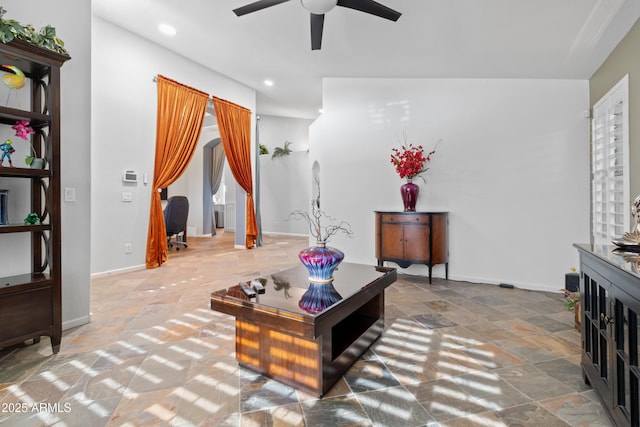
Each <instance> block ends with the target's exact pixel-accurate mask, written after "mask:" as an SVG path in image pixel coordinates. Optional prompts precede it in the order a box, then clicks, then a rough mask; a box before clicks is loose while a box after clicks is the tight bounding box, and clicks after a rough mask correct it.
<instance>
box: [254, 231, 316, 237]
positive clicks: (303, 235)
mask: <svg viewBox="0 0 640 427" xmlns="http://www.w3.org/2000/svg"><path fill="white" fill-rule="evenodd" d="M262 235H266V236H289V237H309V235H308V234H299V233H281V232H278V231H263V232H262Z"/></svg>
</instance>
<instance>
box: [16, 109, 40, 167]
mask: <svg viewBox="0 0 640 427" xmlns="http://www.w3.org/2000/svg"><path fill="white" fill-rule="evenodd" d="M11 129H13V130H15V131H16V136H17V137H18V138H21V139H24V140H25V141H29V139H30V138H31V135H34V134H35V133H36V132H35V131H34V130H33V128H32V127H31V123H30V122H29V121H28V120H18V121H17V122H16V124H15V125H13V126H11ZM29 147H30V148H31V155H30V156H27V157H25V159H24V162H25V163H26V164H27V165H29V166H31V165H32V164H33V161H34V160H35V159H36V158H37V156H36V150H35V149H34V148H33V144H32V143H31V141H29Z"/></svg>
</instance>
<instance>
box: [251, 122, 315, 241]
mask: <svg viewBox="0 0 640 427" xmlns="http://www.w3.org/2000/svg"><path fill="white" fill-rule="evenodd" d="M260 120H261V121H262V118H261V119H260ZM259 161H260V215H261V218H262V232H263V233H265V234H266V233H275V234H296V235H303V236H306V235H308V234H309V227H308V226H307V223H306V222H305V221H300V220H297V221H296V220H287V219H288V218H289V214H290V213H291V212H292V211H294V210H302V211H307V210H309V208H310V206H311V204H310V203H311V163H310V162H309V153H308V152H307V151H294V152H293V153H291V154H289V155H288V156H282V157H276V158H275V159H272V158H271V154H266V155H262V156H260V159H259Z"/></svg>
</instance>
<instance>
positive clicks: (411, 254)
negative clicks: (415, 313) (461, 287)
mask: <svg viewBox="0 0 640 427" xmlns="http://www.w3.org/2000/svg"><path fill="white" fill-rule="evenodd" d="M376 258H378V265H379V266H382V264H383V262H384V261H392V262H395V263H396V264H398V265H399V266H400V267H402V268H407V267H409V265H411V264H426V265H427V266H428V267H429V283H431V270H432V268H433V266H434V265H436V264H444V266H445V278H446V279H447V280H448V279H449V213H448V212H381V211H376Z"/></svg>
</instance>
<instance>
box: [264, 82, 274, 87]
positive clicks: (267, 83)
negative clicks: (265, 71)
mask: <svg viewBox="0 0 640 427" xmlns="http://www.w3.org/2000/svg"><path fill="white" fill-rule="evenodd" d="M264 85H265V86H269V87H271V86H273V80H265V81H264Z"/></svg>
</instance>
